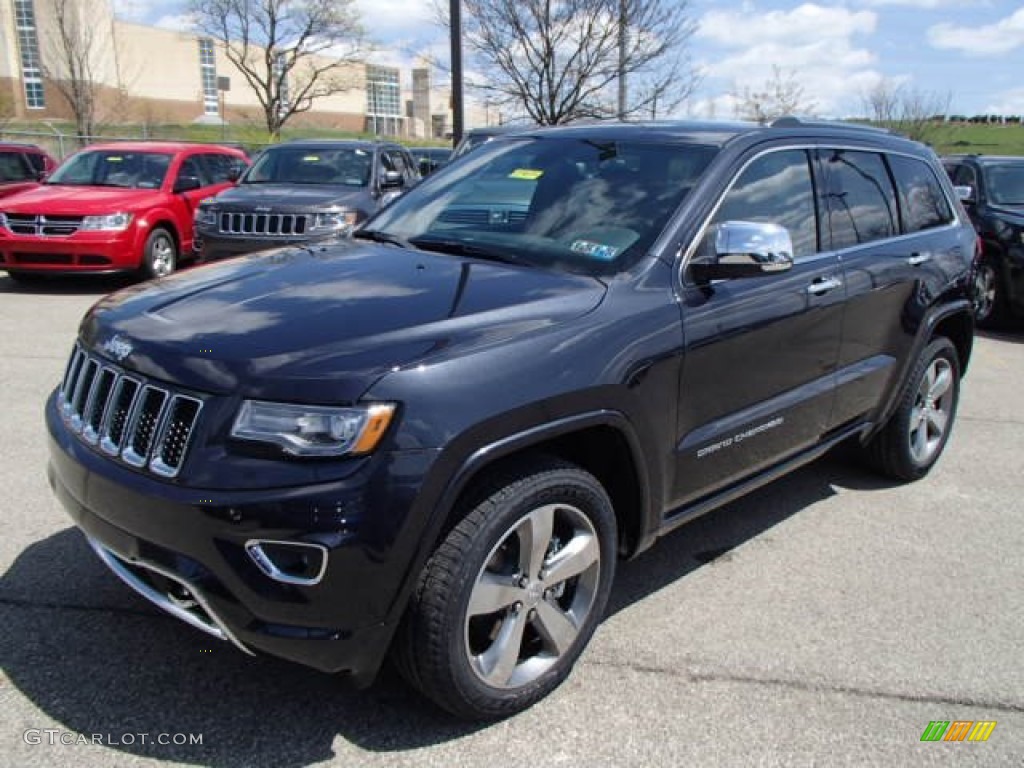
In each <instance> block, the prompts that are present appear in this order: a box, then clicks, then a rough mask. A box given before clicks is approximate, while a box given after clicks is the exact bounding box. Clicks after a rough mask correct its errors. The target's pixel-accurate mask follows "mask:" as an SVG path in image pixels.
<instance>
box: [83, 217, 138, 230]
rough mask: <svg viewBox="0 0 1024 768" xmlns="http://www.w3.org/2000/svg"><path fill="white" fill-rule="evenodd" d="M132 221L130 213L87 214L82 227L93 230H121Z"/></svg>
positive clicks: (126, 227)
mask: <svg viewBox="0 0 1024 768" xmlns="http://www.w3.org/2000/svg"><path fill="white" fill-rule="evenodd" d="M131 223H132V215H131V214H130V213H109V214H107V215H106V216H86V217H84V218H83V219H82V229H84V230H86V231H91V232H101V231H102V232H121V231H123V230H125V229H128V225H129V224H131Z"/></svg>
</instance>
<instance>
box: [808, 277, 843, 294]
mask: <svg viewBox="0 0 1024 768" xmlns="http://www.w3.org/2000/svg"><path fill="white" fill-rule="evenodd" d="M842 284H843V281H842V280H840V279H839V278H838V277H823V278H819V279H818V280H815V281H814V282H813V283H811V284H810V285H808V286H807V292H808V293H809V294H811V295H812V296H821V294H823V293H828V292H829V291H834V290H835V289H836V288H839V287H841V286H842Z"/></svg>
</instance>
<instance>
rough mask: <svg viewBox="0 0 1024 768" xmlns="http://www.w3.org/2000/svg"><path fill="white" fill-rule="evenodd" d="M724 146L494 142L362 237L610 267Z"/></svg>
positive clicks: (662, 218) (648, 234)
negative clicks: (392, 239) (377, 236)
mask: <svg viewBox="0 0 1024 768" xmlns="http://www.w3.org/2000/svg"><path fill="white" fill-rule="evenodd" d="M716 152H717V149H716V148H714V147H709V146H703V145H694V144H669V143H646V142H637V141H600V140H589V139H578V138H572V139H570V138H560V137H557V138H556V137H536V138H525V139H506V140H501V141H491V142H488V143H487V144H485V145H484V146H483V147H480V148H479V149H477V150H474V151H473V152H472V153H470V154H469V155H467V156H466V157H464V158H463V159H462V160H460V161H459V162H458V163H456V164H454V165H452V166H450V167H449V168H448V169H447V170H446V171H445V172H444V173H442V174H439V175H437V176H432V177H431V178H430V179H428V180H427V181H424V182H423V183H421V184H420V185H419V186H418V187H416V188H415V189H413V190H411V191H410V192H408V193H406V194H405V195H404V196H403V197H401V198H399V199H398V200H397V201H395V202H394V203H392V204H391V205H390V206H389V207H388V208H387V209H385V210H384V211H382V212H381V213H380V214H379V215H378V216H376V217H375V218H374V219H372V220H371V221H370V222H369V223H368V225H367V230H366V232H365V233H364V234H363V235H362V236H364V237H372V236H373V233H384V234H386V235H387V236H391V237H393V238H397V239H399V240H401V241H404V242H407V243H409V244H411V245H413V246H415V247H417V248H422V249H426V250H435V251H446V252H450V253H461V254H465V255H471V256H477V257H480V258H491V259H495V260H499V261H511V262H517V263H526V264H531V265H535V266H542V267H550V268H554V269H564V270H566V271H572V272H583V273H586V274H592V275H600V274H611V273H614V272H618V271H621V270H623V269H626V268H628V267H629V266H631V265H632V264H633V263H635V262H636V261H637V259H639V258H640V256H642V255H643V254H644V253H645V252H646V251H647V249H648V248H650V246H651V245H652V244H653V243H654V241H655V240H656V239H657V237H658V235H659V234H660V233H661V230H662V229H663V228H664V226H665V224H666V223H667V222H668V219H669V217H670V216H671V215H672V213H673V212H674V211H675V210H676V208H677V207H678V206H679V204H680V202H682V200H683V199H684V198H685V197H686V194H687V193H688V192H689V190H690V189H691V188H692V187H693V185H694V184H695V183H696V180H697V178H698V177H699V176H700V174H701V173H702V172H703V170H704V169H705V168H706V167H707V165H708V163H709V162H710V161H711V158H712V157H714V155H715V153H716ZM356 236H357V237H359V236H360V233H358V232H357V233H356Z"/></svg>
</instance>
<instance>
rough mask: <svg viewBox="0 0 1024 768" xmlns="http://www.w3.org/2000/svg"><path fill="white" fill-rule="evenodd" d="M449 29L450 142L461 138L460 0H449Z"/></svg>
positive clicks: (457, 141) (454, 142)
mask: <svg viewBox="0 0 1024 768" xmlns="http://www.w3.org/2000/svg"><path fill="white" fill-rule="evenodd" d="M448 16H449V19H450V23H451V29H450V30H449V33H450V34H451V51H452V144H453V145H454V144H458V143H459V141H460V140H461V139H462V130H463V105H462V2H461V0H450V6H449V13H448Z"/></svg>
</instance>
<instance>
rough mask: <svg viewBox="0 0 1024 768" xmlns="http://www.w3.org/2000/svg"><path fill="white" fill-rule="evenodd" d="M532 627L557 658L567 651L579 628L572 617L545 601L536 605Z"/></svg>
mask: <svg viewBox="0 0 1024 768" xmlns="http://www.w3.org/2000/svg"><path fill="white" fill-rule="evenodd" d="M533 626H534V628H535V629H536V630H537V632H538V633H539V634H540V636H541V638H542V639H543V640H544V645H546V646H547V647H548V648H550V650H551V651H553V652H554V653H555V654H556V655H558V656H561V655H562V654H563V653H565V652H566V651H568V650H569V648H570V647H571V646H572V644H573V641H574V640H575V639H576V635H578V634H579V627H577V626H576V622H575V621H573V619H572V617H571V616H570V615H569V614H567V613H565V611H563V610H561V609H560V608H559V607H558V606H557V605H555V604H553V603H550V602H548V601H547V600H541V601H540V602H539V603H537V616H536V618H535V619H534V620H533Z"/></svg>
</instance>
